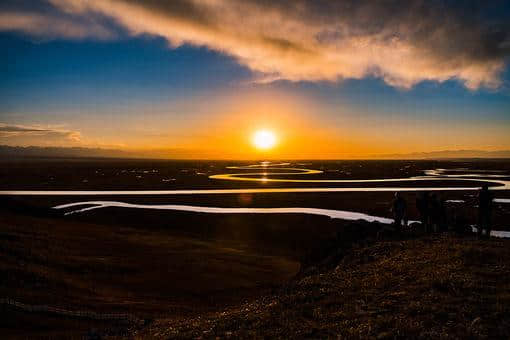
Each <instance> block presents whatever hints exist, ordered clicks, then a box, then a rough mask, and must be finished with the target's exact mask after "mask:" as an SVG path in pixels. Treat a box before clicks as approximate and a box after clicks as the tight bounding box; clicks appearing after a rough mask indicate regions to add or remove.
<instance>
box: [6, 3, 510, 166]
mask: <svg viewBox="0 0 510 340" xmlns="http://www.w3.org/2000/svg"><path fill="white" fill-rule="evenodd" d="M0 48H1V51H2V53H1V54H0V58H1V66H0V67H1V77H0V145H19V146H28V145H35V146H66V147H67V146H82V147H94V148H95V147H100V148H112V149H120V150H127V151H136V152H139V153H144V154H146V155H155V156H158V157H169V158H233V159H234V158H235V159H242V158H268V159H269V158H286V159H290V158H302V159H304V158H360V157H373V156H377V155H382V154H394V153H409V152H429V151H438V150H459V149H476V150H486V151H491V150H509V149H510V70H509V68H508V64H509V56H510V2H509V1H507V0H491V1H474V0H473V1H469V0H467V1H453V0H444V1H439V0H430V1H421V0H409V1H405V2H402V1H394V0H387V1H386V0H374V1H372V0H370V1H369V0H367V1H355V0H345V1H326V0H315V1H312V0H310V1H308V0H288V1H284V0H243V1H239V0H173V1H163V0H148V1H134V0H88V1H87V0H40V1H37V0H30V1H28V0H27V1H25V0H3V1H1V2H0ZM260 130H266V131H271V132H273V133H274V135H275V136H276V143H275V146H274V147H272V148H267V149H262V148H259V149H257V148H256V147H255V146H254V145H253V135H254V134H255V133H256V132H257V131H260Z"/></svg>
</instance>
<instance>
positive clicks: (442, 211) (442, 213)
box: [438, 197, 449, 231]
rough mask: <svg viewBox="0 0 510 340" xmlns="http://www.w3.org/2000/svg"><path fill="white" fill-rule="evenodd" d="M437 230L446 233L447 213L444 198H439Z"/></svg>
mask: <svg viewBox="0 0 510 340" xmlns="http://www.w3.org/2000/svg"><path fill="white" fill-rule="evenodd" d="M438 204H439V206H438V207H439V221H438V223H439V230H440V231H448V222H449V221H448V213H447V209H446V201H445V199H444V198H442V197H439V199H438Z"/></svg>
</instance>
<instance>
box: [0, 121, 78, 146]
mask: <svg viewBox="0 0 510 340" xmlns="http://www.w3.org/2000/svg"><path fill="white" fill-rule="evenodd" d="M0 140H1V141H2V142H3V143H8V144H11V143H10V142H15V143H21V144H30V143H34V142H35V143H36V144H43V145H44V144H49V145H52V144H66V145H67V144H73V143H79V142H80V141H81V134H80V132H79V131H72V130H65V129H60V128H52V127H41V126H28V125H10V124H4V123H0Z"/></svg>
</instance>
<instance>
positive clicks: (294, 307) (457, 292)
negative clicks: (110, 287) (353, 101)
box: [138, 235, 510, 339]
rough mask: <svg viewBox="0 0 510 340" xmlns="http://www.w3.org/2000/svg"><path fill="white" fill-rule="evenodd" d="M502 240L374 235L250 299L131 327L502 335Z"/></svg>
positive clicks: (505, 311) (505, 245) (196, 332)
mask: <svg viewBox="0 0 510 340" xmlns="http://www.w3.org/2000/svg"><path fill="white" fill-rule="evenodd" d="M509 246H510V241H505V240H488V241H487V240H484V241H479V240H475V239H472V238H458V237H453V236H447V235H441V236H435V237H425V238H420V239H415V240H404V241H383V242H378V243H376V244H374V245H372V246H365V247H360V248H356V249H352V251H350V252H349V253H348V255H347V256H345V257H344V258H343V259H342V260H341V261H340V263H338V265H337V266H336V268H334V269H331V270H327V271H325V272H322V273H316V274H313V275H309V276H305V277H302V278H300V279H297V280H296V281H294V282H291V283H289V284H288V285H286V286H284V287H282V288H281V289H278V290H277V291H275V292H274V294H271V295H268V296H265V297H262V298H260V299H258V300H256V301H255V302H252V303H247V304H244V305H240V306H238V307H236V308H231V309H228V310H225V311H224V312H220V313H215V314H211V315H208V316H202V317H197V318H192V319H184V320H180V321H179V322H175V321H172V322H170V321H165V320H159V321H157V322H155V323H154V324H153V325H152V326H151V327H149V328H148V329H146V330H144V331H143V332H142V333H139V334H138V335H140V336H148V335H150V336H155V337H162V338H165V337H170V338H175V337H181V338H189V337H201V336H205V337H214V336H222V337H230V336H232V337H260V336H269V337H280V338H287V337H298V338H301V337H312V338H318V337H321V338H322V337H335V338H337V337H339V338H380V339H382V338H395V337H413V338H465V337H509V336H510V314H509V312H510V281H509V279H510V265H509V264H508V261H507V259H508V258H509V257H510V247H509Z"/></svg>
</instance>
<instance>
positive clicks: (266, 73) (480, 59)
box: [0, 0, 510, 89]
mask: <svg viewBox="0 0 510 340" xmlns="http://www.w3.org/2000/svg"><path fill="white" fill-rule="evenodd" d="M48 1H49V3H51V5H52V6H54V9H55V12H56V13H53V12H51V14H49V13H47V12H45V13H42V14H40V16H35V14H33V13H31V12H28V11H27V10H26V9H23V8H20V9H19V10H18V11H17V12H16V15H13V13H12V12H11V13H8V15H7V16H6V15H2V16H0V30H6V29H9V28H10V29H17V30H22V31H25V32H27V33H30V34H36V35H37V34H46V33H47V34H54V35H60V36H62V37H81V36H98V37H101V36H107V35H109V34H111V35H113V34H114V33H113V32H110V31H108V29H107V28H105V27H106V26H104V25H100V24H97V23H98V22H101V21H100V18H104V17H107V18H110V20H112V21H114V22H115V23H116V24H117V25H118V26H119V27H122V28H123V29H124V30H126V31H127V32H128V34H129V35H132V36H136V35H141V34H150V35H156V36H161V37H164V38H165V39H167V41H168V42H169V44H170V45H171V46H174V47H175V46H180V45H182V44H190V45H194V46H205V47H207V48H210V49H212V50H215V51H219V52H221V53H225V54H227V55H230V56H232V57H234V58H236V59H237V60H238V61H239V63H241V64H242V65H245V66H247V67H249V68H250V69H251V70H253V71H256V72H258V73H261V74H263V77H262V80H261V81H274V80H276V79H286V80H291V81H301V80H306V81H323V80H326V81H337V80H341V79H344V78H355V79H361V78H364V77H367V76H375V77H380V78H382V79H384V81H385V82H386V83H388V84H390V85H393V86H397V87H403V88H409V87H412V86H413V85H415V84H417V83H418V82H421V81H424V80H431V81H439V82H442V81H446V80H449V79H458V80H460V81H462V82H463V83H464V84H465V86H466V87H468V88H470V89H477V88H479V87H482V86H484V87H489V88H497V87H498V86H500V84H501V80H500V76H501V73H502V71H503V70H504V68H505V60H506V58H507V57H508V56H509V55H510V44H509V41H510V29H509V25H508V24H507V23H505V22H504V21H503V20H500V21H501V22H495V21H494V20H492V21H491V25H490V26H489V25H488V24H486V22H488V21H487V20H485V19H482V18H481V17H482V15H479V13H483V12H484V10H485V9H487V8H489V7H491V6H492V7H495V6H496V7H497V6H498V4H503V2H500V1H497V0H495V1H487V2H480V1H469V0H468V1H465V2H462V5H457V4H455V2H450V1H441V0H430V1H423V0H408V1H397V0H344V1H327V0H289V1H285V0H244V1H238V0H173V1H163V0H147V1H143V2H141V1H135V0H48ZM460 6H462V7H460ZM469 8H471V10H468V9H469ZM473 8H475V9H474V10H473ZM496 9H497V8H496ZM492 10H494V8H492ZM48 16H56V17H58V18H59V20H70V18H74V19H73V20H72V21H64V22H63V23H62V22H61V24H60V27H61V28H56V27H58V25H56V26H55V25H54V24H51V22H53V21H54V19H53V18H51V17H50V19H48V20H46V19H43V18H47V17H48ZM9 18H10V19H9ZM505 19H508V18H505ZM50 21H51V22H50ZM55 22H59V21H58V20H56V21H55ZM80 22H82V23H83V22H86V23H87V22H88V23H95V25H90V26H87V25H85V26H80V25H78V26H73V23H80ZM68 23H69V24H68ZM66 27H72V29H67V28H66Z"/></svg>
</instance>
